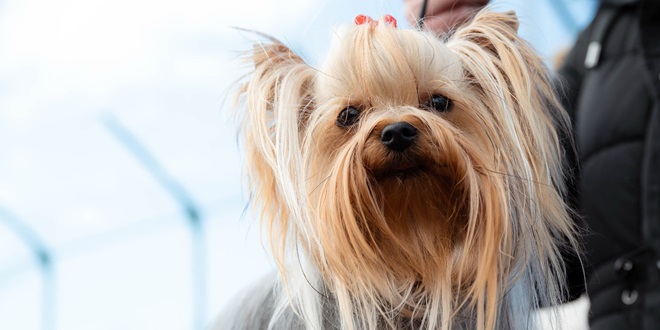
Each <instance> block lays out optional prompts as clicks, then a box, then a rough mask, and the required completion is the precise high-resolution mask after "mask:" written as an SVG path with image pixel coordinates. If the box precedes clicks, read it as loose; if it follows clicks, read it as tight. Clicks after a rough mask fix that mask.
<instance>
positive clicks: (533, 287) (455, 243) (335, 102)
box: [237, 9, 578, 330]
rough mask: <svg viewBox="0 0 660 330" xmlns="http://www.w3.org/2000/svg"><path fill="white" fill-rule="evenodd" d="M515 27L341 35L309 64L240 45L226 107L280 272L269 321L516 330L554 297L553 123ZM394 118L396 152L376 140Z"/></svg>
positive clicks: (264, 46)
mask: <svg viewBox="0 0 660 330" xmlns="http://www.w3.org/2000/svg"><path fill="white" fill-rule="evenodd" d="M517 28H518V21H517V18H516V16H515V14H514V13H513V12H506V13H495V12H491V11H490V10H488V9H486V10H483V11H481V12H479V13H478V14H477V15H476V17H475V18H474V19H473V20H472V21H471V22H470V23H469V24H467V25H466V26H465V27H462V28H459V29H457V30H456V31H455V33H454V34H453V35H452V36H451V38H449V39H448V40H444V41H443V40H440V39H438V38H436V37H435V36H433V35H432V34H430V33H428V32H422V31H418V30H412V29H396V28H394V27H392V26H391V25H388V24H384V23H375V24H363V25H359V26H351V27H347V28H345V29H343V30H342V31H341V33H339V34H338V36H337V37H336V40H334V42H333V45H332V47H331V50H330V52H329V54H328V57H327V59H326V61H325V62H324V64H323V65H322V66H320V67H319V68H313V67H312V66H310V65H308V64H307V63H305V61H304V60H303V59H302V58H301V57H299V56H298V55H296V54H295V53H294V52H293V51H292V50H291V49H289V48H288V47H286V46H285V45H284V44H282V43H281V42H279V41H277V40H275V39H272V38H269V39H268V41H266V42H263V43H260V44H258V45H256V46H255V47H254V49H253V51H252V52H250V55H249V62H250V63H251V64H252V65H253V69H254V70H252V71H251V72H250V74H249V75H247V76H246V78H245V80H244V81H243V83H242V84H241V86H240V89H239V92H238V103H237V104H238V105H237V114H238V116H239V118H240V120H241V139H242V142H243V144H244V146H245V153H246V164H247V165H246V166H247V167H246V174H247V181H248V186H249V192H250V207H251V209H252V210H253V211H254V212H255V214H256V215H257V216H258V217H259V218H260V219H261V224H262V232H263V234H264V236H265V237H267V238H268V241H269V244H270V248H271V253H272V255H273V257H274V259H275V261H276V264H277V267H278V273H279V277H280V280H278V281H277V284H276V285H275V287H274V288H273V289H272V290H274V291H273V292H275V293H276V294H275V295H276V297H275V299H276V302H275V307H274V311H273V314H272V317H271V320H270V326H269V328H277V324H278V322H279V321H280V320H281V319H284V318H291V317H296V318H298V319H300V320H302V323H303V324H304V325H305V327H306V328H307V329H322V328H325V327H327V326H328V324H331V326H334V327H337V328H341V329H351V330H352V329H385V328H391V329H399V328H406V327H411V328H420V329H455V328H466V329H467V328H469V329H473V328H476V329H528V328H529V327H530V322H533V320H532V314H531V312H532V310H533V309H535V308H538V307H541V306H552V305H556V304H559V303H561V301H562V299H564V297H565V295H566V289H565V287H564V283H565V280H564V271H565V270H564V267H565V266H564V262H563V259H562V256H561V253H562V251H563V250H570V251H574V250H576V249H577V246H578V244H577V240H576V228H575V224H574V222H573V220H572V213H571V210H570V209H569V207H568V206H567V204H566V202H565V201H566V194H567V192H566V191H567V188H566V184H565V182H566V180H567V178H566V175H567V174H566V173H567V171H566V169H565V168H564V167H563V165H562V164H563V163H564V162H563V157H564V156H563V154H564V153H565V150H564V147H563V146H562V141H561V140H562V138H563V137H564V136H569V134H568V130H569V128H570V124H569V119H568V117H567V114H566V113H565V111H564V110H563V109H562V106H561V105H560V103H559V101H558V99H557V97H556V96H555V94H554V91H553V88H552V86H551V84H550V80H549V77H548V71H547V69H546V68H545V67H544V65H543V63H542V61H541V60H540V59H539V57H538V56H537V55H536V54H535V53H534V51H533V50H532V49H531V47H530V46H529V45H527V44H526V42H525V41H523V40H522V39H521V38H520V37H519V36H518V35H517ZM433 95H442V96H443V97H446V98H447V99H449V100H451V102H452V109H451V111H447V112H441V113H440V112H437V111H434V110H433V109H429V108H428V105H427V104H428V100H429V99H430V98H431V97H433ZM348 107H351V108H354V109H356V110H358V111H359V118H358V119H357V122H356V123H355V124H354V125H352V126H350V127H342V125H339V124H338V116H340V115H341V113H342V111H343V110H345V109H347V108H348ZM399 121H405V122H407V123H410V124H411V125H412V126H414V127H416V128H417V130H418V131H419V133H418V137H417V140H416V141H415V144H414V146H413V147H411V150H410V151H407V154H405V156H401V155H400V154H394V155H393V153H392V152H388V150H387V148H385V147H384V146H383V145H382V143H381V141H380V139H379V137H380V134H381V132H382V131H383V129H384V127H386V126H387V125H388V124H391V123H394V122H399ZM409 154H412V155H411V156H409ZM410 168H412V170H409V169H410ZM408 171H412V174H411V173H409V172H408Z"/></svg>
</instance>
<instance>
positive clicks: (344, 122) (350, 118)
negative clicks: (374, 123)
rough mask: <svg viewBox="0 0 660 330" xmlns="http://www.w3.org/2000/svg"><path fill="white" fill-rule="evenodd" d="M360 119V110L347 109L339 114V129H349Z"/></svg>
mask: <svg viewBox="0 0 660 330" xmlns="http://www.w3.org/2000/svg"><path fill="white" fill-rule="evenodd" d="M359 117H360V110H358V109H356V108H355V107H346V108H344V110H342V111H341V112H340V113H339V116H337V126H339V127H344V128H346V127H349V126H351V125H353V124H355V122H356V121H357V120H358V118H359Z"/></svg>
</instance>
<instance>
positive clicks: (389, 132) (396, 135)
mask: <svg viewBox="0 0 660 330" xmlns="http://www.w3.org/2000/svg"><path fill="white" fill-rule="evenodd" d="M416 139H417V129H416V128H415V126H413V125H410V124H408V123H406V122H403V121H400V122H396V123H391V124H389V125H387V126H385V128H384V129H383V132H381V133H380V140H381V141H383V144H385V145H386V146H387V147H388V148H390V149H392V150H394V151H404V150H406V149H407V148H408V147H409V146H410V145H411V144H412V143H413V142H415V140H416Z"/></svg>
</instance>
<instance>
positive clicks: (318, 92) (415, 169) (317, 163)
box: [302, 24, 497, 300]
mask: <svg viewBox="0 0 660 330" xmlns="http://www.w3.org/2000/svg"><path fill="white" fill-rule="evenodd" d="M469 80H470V78H469V77H467V76H466V72H465V71H464V69H463V66H462V64H461V61H460V60H459V58H458V56H457V55H456V54H455V53H453V52H452V51H451V50H450V49H449V48H448V47H447V46H446V45H445V44H444V43H442V42H440V41H439V40H436V39H434V38H433V37H432V36H430V35H426V34H421V33H419V32H417V31H413V30H396V29H394V28H393V27H391V26H388V25H384V24H378V25H377V26H373V25H372V26H358V27H354V28H351V29H348V30H346V31H344V34H343V35H340V36H339V37H338V38H337V39H336V40H335V43H334V44H333V47H332V52H331V54H330V55H329V57H328V59H327V61H326V62H325V63H324V65H323V66H322V67H321V69H320V73H319V74H318V75H317V78H316V80H315V84H314V89H313V91H312V93H313V94H312V95H313V96H312V98H311V99H313V102H314V109H313V110H312V111H311V112H310V113H309V117H308V118H307V122H306V125H305V126H304V128H303V131H302V135H303V137H304V138H303V139H302V141H303V149H302V150H303V152H304V153H305V155H304V156H303V157H304V158H305V159H307V161H308V162H309V173H310V175H311V176H310V177H309V178H308V180H309V192H310V194H309V196H308V197H309V199H310V208H311V210H312V212H314V214H313V215H312V217H311V219H312V221H313V222H314V221H316V223H315V224H314V227H315V231H316V233H317V237H318V238H319V241H320V243H321V246H322V247H323V249H322V250H323V256H318V258H323V259H324V260H323V261H324V262H325V263H327V264H328V266H329V268H332V270H331V271H330V272H331V273H332V274H333V275H336V274H338V273H341V272H345V275H346V278H345V279H346V280H347V281H351V279H352V278H354V277H353V276H352V275H351V274H353V273H354V272H355V271H357V270H360V271H361V272H363V271H364V270H366V269H369V268H371V269H373V270H374V273H375V274H378V275H379V276H382V275H385V274H387V275H388V276H391V277H392V278H393V279H397V281H400V283H399V284H401V283H408V284H410V283H418V286H417V288H421V287H420V286H419V284H423V283H425V282H427V281H428V284H429V285H430V284H431V283H437V282H438V279H439V278H445V277H446V276H447V275H449V274H445V273H444V271H445V270H446V269H447V267H446V266H442V265H443V264H445V263H450V262H452V261H451V256H452V254H453V253H454V251H455V250H456V248H457V247H458V246H459V245H461V244H462V243H461V242H462V241H463V240H464V238H465V235H466V234H467V231H468V228H467V227H468V224H469V217H470V214H469V212H470V205H467V204H469V203H470V201H471V200H472V198H471V196H470V194H471V193H475V192H476V191H475V190H480V189H493V188H492V187H485V186H484V185H487V184H488V185H490V182H488V179H487V177H488V176H489V175H490V174H488V173H485V172H486V171H487V170H489V169H496V168H497V167H496V166H493V164H494V163H495V156H494V152H493V150H494V149H495V148H497V146H496V145H494V141H493V140H492V139H491V138H489V135H492V134H491V132H488V129H489V127H490V128H492V126H493V125H492V124H491V123H492V113H490V112H489V110H488V108H487V107H486V106H485V105H484V104H483V102H482V100H481V99H480V98H479V95H478V94H477V93H476V92H475V91H474V90H473V89H472V88H471V86H470V81H469ZM335 212H342V213H341V214H336V213H335ZM480 216H481V217H484V216H486V215H485V214H481V215H480ZM329 219H332V221H334V222H337V223H336V224H334V225H330V224H328V222H327V221H328V220H329ZM473 274H474V273H473V272H466V274H463V275H464V276H466V277H470V276H472V275H473ZM396 299H398V297H397V298H394V300H396Z"/></svg>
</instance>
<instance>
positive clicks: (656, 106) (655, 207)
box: [560, 0, 660, 330]
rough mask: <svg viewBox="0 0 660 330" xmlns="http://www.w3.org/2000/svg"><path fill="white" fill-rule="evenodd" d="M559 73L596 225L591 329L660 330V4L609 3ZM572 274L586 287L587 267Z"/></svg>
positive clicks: (590, 246) (590, 220) (584, 209)
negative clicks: (583, 272)
mask: <svg viewBox="0 0 660 330" xmlns="http://www.w3.org/2000/svg"><path fill="white" fill-rule="evenodd" d="M599 47H600V51H599V50H598V48H599ZM560 76H562V77H563V80H564V82H565V87H567V95H566V106H567V108H568V109H569V112H570V113H571V116H572V118H573V125H574V130H575V139H576V142H577V148H578V154H579V158H580V163H581V171H580V172H581V173H580V176H579V179H578V181H577V185H578V188H579V189H578V190H579V195H578V196H579V197H578V205H579V206H578V209H579V211H580V213H581V214H582V216H583V218H584V220H585V221H586V224H587V226H588V228H589V233H588V234H587V235H586V236H585V238H584V245H585V249H586V259H585V261H586V263H585V266H586V278H587V287H586V291H587V294H588V295H589V298H590V300H591V311H590V315H589V323H590V326H591V328H592V329H594V330H603V329H660V280H659V278H660V102H659V98H658V95H659V94H660V1H657V0H647V1H644V0H616V1H615V0H609V1H602V2H601V6H600V8H599V10H598V13H597V16H596V17H595V19H594V21H593V22H592V23H591V24H590V26H589V27H588V28H587V29H586V30H585V31H583V32H582V33H581V34H580V36H579V38H578V40H577V42H576V45H575V47H574V48H573V50H572V51H571V52H570V53H569V55H568V56H567V58H566V62H565V65H564V67H563V68H562V69H561V70H560ZM568 275H569V283H570V284H571V285H572V289H573V292H572V294H573V295H574V296H575V295H577V294H579V293H581V291H582V290H584V287H583V286H581V285H580V283H584V282H583V281H582V278H583V277H582V272H581V270H580V268H579V267H574V268H572V269H570V270H569V274H568Z"/></svg>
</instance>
